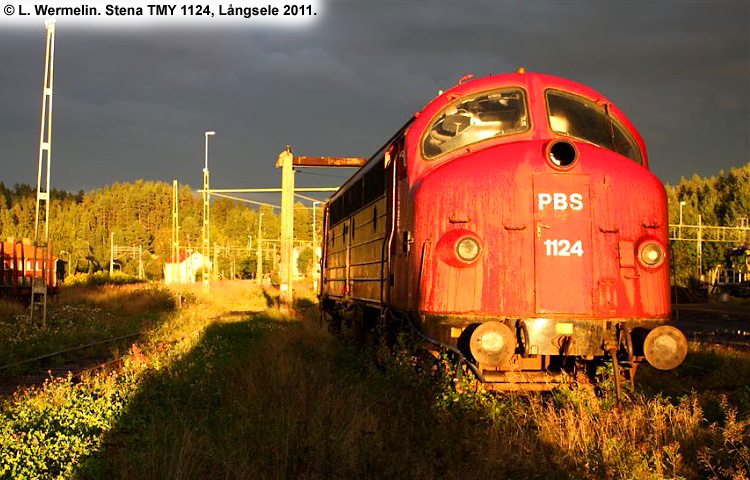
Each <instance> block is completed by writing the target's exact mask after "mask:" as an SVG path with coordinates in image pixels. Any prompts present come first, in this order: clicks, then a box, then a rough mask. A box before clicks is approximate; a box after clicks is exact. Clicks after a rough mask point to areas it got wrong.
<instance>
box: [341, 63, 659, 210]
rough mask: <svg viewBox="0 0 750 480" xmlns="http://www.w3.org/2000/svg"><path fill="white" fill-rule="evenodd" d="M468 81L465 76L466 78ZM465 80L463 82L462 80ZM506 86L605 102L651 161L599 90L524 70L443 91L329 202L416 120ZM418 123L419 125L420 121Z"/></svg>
mask: <svg viewBox="0 0 750 480" xmlns="http://www.w3.org/2000/svg"><path fill="white" fill-rule="evenodd" d="M464 78H466V77H464ZM462 80H463V79H462ZM505 86H521V87H524V88H526V89H527V90H532V89H536V90H539V89H540V88H542V89H546V88H556V89H560V90H564V91H568V92H570V93H574V94H578V95H581V96H584V97H588V98H590V99H593V100H595V101H596V102H597V103H600V104H601V103H606V104H608V105H609V106H610V107H611V111H612V113H614V114H615V115H616V116H617V117H618V119H619V120H620V121H622V122H623V123H625V125H626V126H627V128H628V129H629V130H630V132H631V133H634V134H635V136H636V139H637V140H636V141H637V143H638V144H639V147H640V148H641V150H642V152H643V155H644V161H646V162H647V161H648V157H647V153H646V148H645V143H644V142H643V139H642V138H641V137H640V134H639V133H638V130H637V129H636V128H635V126H634V125H633V124H632V123H631V122H630V120H629V119H628V118H627V117H626V116H625V114H624V113H622V111H620V109H619V108H617V105H615V104H614V103H612V102H611V101H610V100H609V99H608V98H606V97H605V96H604V95H602V94H601V93H599V92H598V91H596V90H594V89H592V88H590V87H587V86H586V85H583V84H581V83H578V82H574V81H572V80H568V79H566V78H562V77H557V76H554V75H547V74H543V73H529V72H525V71H521V72H517V73H504V74H497V75H489V76H486V77H481V78H477V79H471V80H468V81H465V82H462V83H461V82H460V83H459V84H458V85H455V86H453V87H451V88H450V89H448V90H446V91H445V92H441V93H440V95H438V96H436V97H435V98H433V99H432V100H430V101H429V102H428V103H427V104H426V105H425V106H424V108H422V110H421V111H419V112H417V113H416V114H414V116H413V117H411V118H410V119H409V120H408V121H407V122H406V123H405V124H404V125H403V126H402V127H401V128H399V129H398V130H397V131H396V133H395V134H393V136H391V138H389V139H388V141H386V142H385V143H384V144H383V145H382V146H381V147H380V148H379V149H378V150H377V151H376V152H375V153H374V154H373V155H372V156H371V157H370V158H369V160H368V161H367V163H365V164H364V165H363V166H362V167H361V168H360V169H359V170H358V171H357V172H356V173H355V174H354V175H352V176H351V177H350V178H349V179H348V180H347V181H346V182H345V183H344V184H343V185H342V186H341V187H340V188H339V189H338V190H337V191H336V192H335V193H334V194H333V195H332V196H331V197H330V199H329V200H328V201H329V202H331V201H333V200H335V199H336V198H338V197H339V196H341V195H342V194H343V192H344V191H346V190H347V188H348V187H349V186H350V185H352V184H353V183H354V182H356V181H357V180H359V179H360V178H362V176H364V174H365V173H366V172H367V171H369V170H370V169H371V168H373V167H374V165H375V163H376V162H377V159H379V158H380V157H381V156H382V154H383V152H384V150H385V149H386V148H388V146H389V145H390V144H391V143H392V142H393V141H394V140H395V139H396V138H398V137H399V136H400V135H401V134H403V133H404V131H406V130H407V129H408V128H409V127H410V126H411V125H412V123H414V122H415V120H416V119H417V118H419V117H420V116H423V115H424V114H430V113H432V112H434V111H436V110H439V109H441V108H443V107H444V106H445V105H447V104H448V103H450V102H452V101H453V100H456V99H458V98H461V97H464V96H467V95H471V94H473V93H476V92H481V91H482V90H489V89H492V88H502V87H505ZM417 123H419V122H417Z"/></svg>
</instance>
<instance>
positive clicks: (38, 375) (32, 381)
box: [0, 332, 143, 396]
mask: <svg viewBox="0 0 750 480" xmlns="http://www.w3.org/2000/svg"><path fill="white" fill-rule="evenodd" d="M141 335H143V332H135V333H130V334H127V335H119V336H117V337H112V338H108V339H104V340H98V341H96V342H90V343H86V344H82V345H77V346H75V347H70V348H65V349H62V350H57V351H54V352H50V353H46V354H44V355H38V356H36V357H32V358H28V359H24V360H19V361H17V362H12V363H9V364H6V365H2V366H0V373H2V372H4V371H6V370H10V369H12V368H15V367H20V366H23V365H33V364H35V363H39V362H43V361H44V360H47V359H51V358H54V357H58V356H61V355H65V354H70V353H76V352H85V351H86V350H88V349H90V348H93V347H96V346H100V345H107V344H113V343H117V342H119V341H123V340H129V339H135V338H138V337H140V336H141ZM121 361H122V359H121V358H120V357H118V358H115V359H107V358H106V357H102V356H86V355H81V356H79V357H78V358H76V359H74V360H72V361H70V362H67V363H65V364H62V365H56V366H53V367H48V368H40V369H39V370H38V371H34V372H31V373H26V374H19V375H14V376H11V377H10V378H8V379H5V380H2V381H0V396H5V395H11V394H13V393H14V392H15V391H16V390H18V388H27V387H31V386H41V385H42V384H43V383H44V382H45V381H46V380H47V379H49V378H59V377H64V376H67V375H68V374H71V373H72V376H73V378H74V379H78V378H80V377H81V376H82V375H84V374H85V373H88V372H92V371H95V370H99V369H103V368H108V367H111V366H114V365H116V364H118V363H119V362H121Z"/></svg>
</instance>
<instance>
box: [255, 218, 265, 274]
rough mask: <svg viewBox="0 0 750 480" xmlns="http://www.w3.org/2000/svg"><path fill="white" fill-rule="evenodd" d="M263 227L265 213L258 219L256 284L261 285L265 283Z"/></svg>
mask: <svg viewBox="0 0 750 480" xmlns="http://www.w3.org/2000/svg"><path fill="white" fill-rule="evenodd" d="M262 226H263V213H261V214H260V216H259V217H258V250H257V252H256V254H255V258H256V267H255V283H256V284H258V285H260V284H261V283H262V282H263V251H262V248H263V243H262V242H263V240H262V238H263V231H262V230H261V227H262Z"/></svg>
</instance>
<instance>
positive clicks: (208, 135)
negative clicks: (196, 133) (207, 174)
mask: <svg viewBox="0 0 750 480" xmlns="http://www.w3.org/2000/svg"><path fill="white" fill-rule="evenodd" d="M204 135H205V138H206V142H205V144H206V155H205V158H206V163H205V165H204V166H203V170H204V171H208V137H211V136H213V135H216V132H214V131H213V130H207V131H206V132H204Z"/></svg>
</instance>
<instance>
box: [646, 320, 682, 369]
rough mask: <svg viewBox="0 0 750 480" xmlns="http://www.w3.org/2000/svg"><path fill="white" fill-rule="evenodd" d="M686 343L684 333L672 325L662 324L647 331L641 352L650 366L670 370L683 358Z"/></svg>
mask: <svg viewBox="0 0 750 480" xmlns="http://www.w3.org/2000/svg"><path fill="white" fill-rule="evenodd" d="M687 350H688V344H687V339H686V338H685V335H683V334H682V332H681V331H679V330H678V329H677V328H675V327H673V326H672V325H662V326H660V327H656V328H655V329H653V330H651V331H650V332H648V335H646V340H644V342H643V353H644V355H645V356H646V360H648V363H649V364H651V366H652V367H654V368H657V369H659V370H671V369H673V368H675V367H677V366H678V365H679V364H681V363H682V361H683V360H685V356H687Z"/></svg>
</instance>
